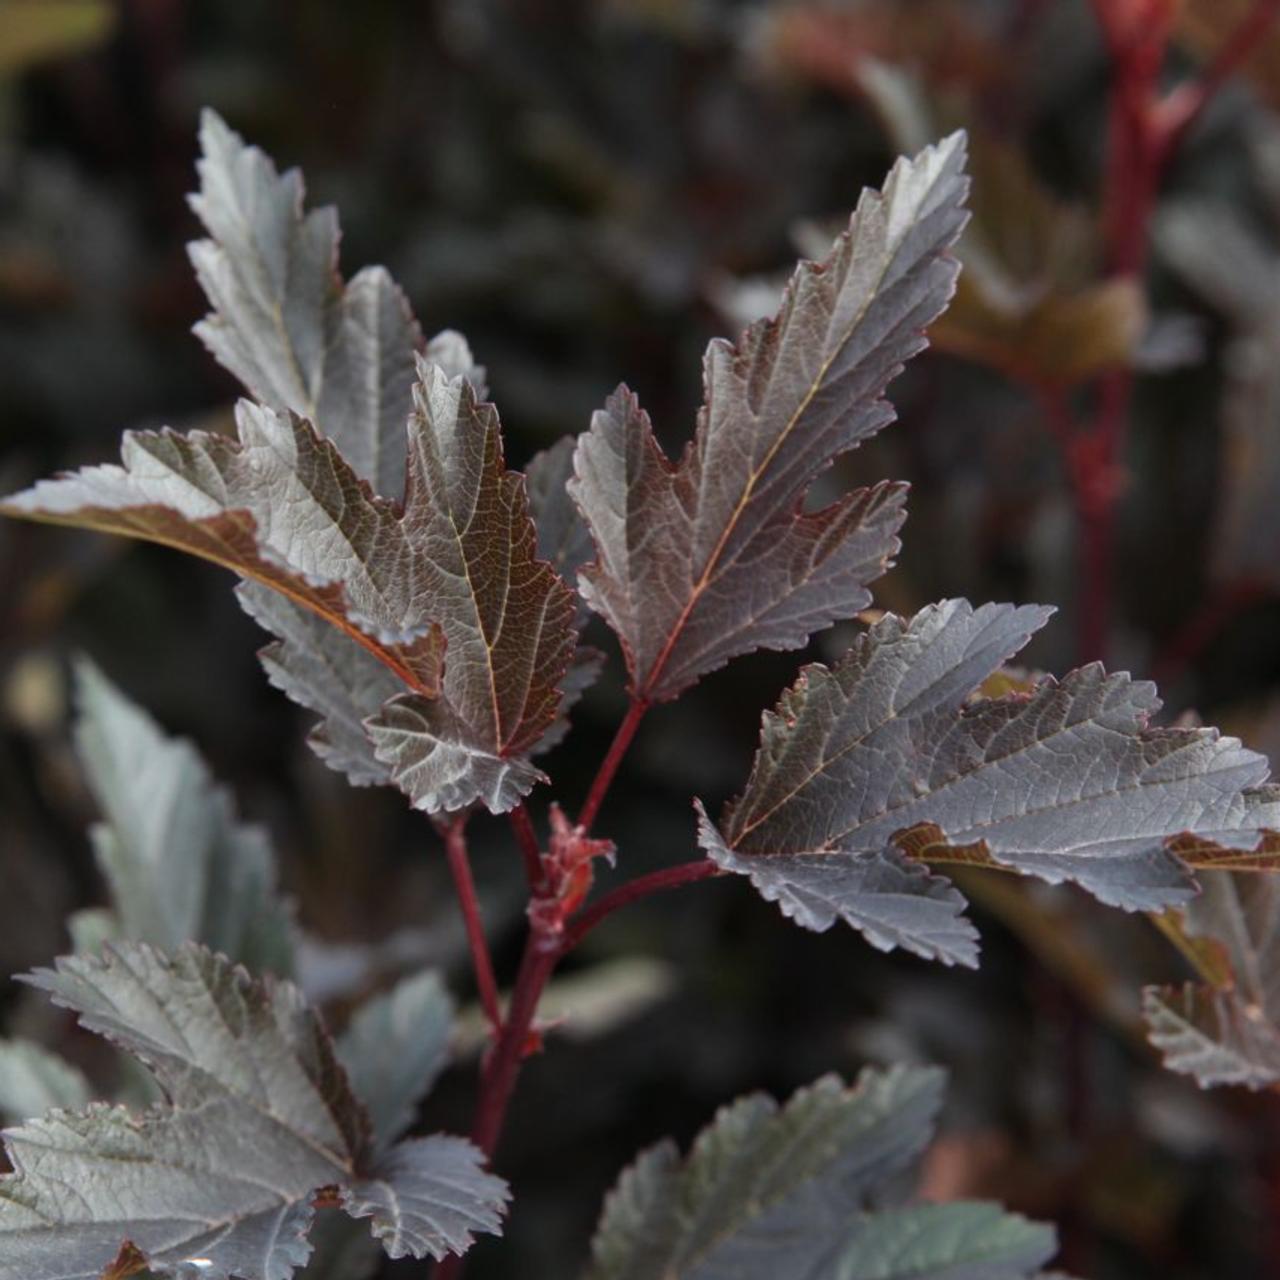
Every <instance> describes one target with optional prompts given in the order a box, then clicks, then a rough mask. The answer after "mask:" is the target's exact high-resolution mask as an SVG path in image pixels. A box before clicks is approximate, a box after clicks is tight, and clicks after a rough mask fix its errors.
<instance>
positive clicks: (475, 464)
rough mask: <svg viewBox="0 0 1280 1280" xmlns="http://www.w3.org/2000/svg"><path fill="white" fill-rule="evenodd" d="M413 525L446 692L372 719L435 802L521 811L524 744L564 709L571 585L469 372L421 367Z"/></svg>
mask: <svg viewBox="0 0 1280 1280" xmlns="http://www.w3.org/2000/svg"><path fill="white" fill-rule="evenodd" d="M420 374H421V380H420V382H419V383H418V385H417V387H415V389H414V405H415V412H414V416H413V419H412V422H411V426H410V441H411V448H410V458H409V479H408V487H407V490H406V496H405V517H404V525H405V533H406V537H407V538H408V539H409V540H410V542H411V544H412V546H413V547H414V549H415V551H416V552H417V553H418V554H419V556H420V557H421V559H422V563H423V564H424V566H425V567H426V568H427V570H428V572H427V573H426V575H425V587H424V592H425V595H426V598H427V599H428V600H430V601H432V602H433V605H434V608H433V616H435V617H438V618H439V619H440V622H441V625H442V626H443V628H444V633H445V637H446V641H447V644H448V653H449V660H448V663H447V664H446V667H445V676H444V692H443V696H442V697H440V698H436V699H432V698H426V697H422V696H420V695H417V694H403V695H400V696H398V697H396V698H393V699H392V700H391V701H390V702H388V703H387V704H386V705H385V706H384V707H383V708H382V710H381V711H380V712H379V713H378V714H377V715H375V716H373V717H372V718H370V719H369V720H367V721H366V722H365V728H366V730H367V731H368V733H369V736H370V737H371V739H372V741H373V746H374V754H375V755H376V756H377V758H378V759H379V760H381V761H382V762H383V763H384V764H386V765H388V766H389V767H390V769H391V775H392V777H393V778H394V779H395V781H396V783H397V784H398V785H399V786H400V788H401V789H402V790H403V791H405V793H406V794H407V795H408V796H409V797H410V799H411V800H412V801H413V803H414V806H415V807H416V808H419V809H425V810H426V811H427V812H429V813H436V812H439V811H441V810H456V809H461V808H464V807H466V806H467V805H469V804H471V803H473V802H474V801H476V800H483V802H484V803H485V804H486V805H487V806H488V807H489V809H491V810H492V811H493V812H495V813H498V812H503V811H505V810H507V809H510V808H512V806H514V805H515V804H516V803H517V801H518V800H519V799H520V797H521V796H523V795H524V794H526V793H527V792H528V791H529V789H530V788H531V787H532V786H533V784H534V783H535V782H536V781H538V780H539V779H540V778H541V777H542V775H541V774H540V773H539V771H538V770H537V769H536V768H535V767H534V766H533V765H532V764H530V763H529V760H528V758H527V757H528V754H529V753H530V752H531V751H532V750H533V748H534V747H535V746H536V745H537V744H538V741H539V739H540V738H541V737H542V735H543V734H544V733H545V732H546V730H547V729H548V728H549V727H550V726H551V725H552V724H553V723H554V722H555V720H556V718H557V716H558V715H559V712H560V691H559V685H560V682H561V679H562V677H563V676H564V674H565V670H566V668H567V667H568V665H569V662H570V659H571V658H572V656H573V650H574V644H575V640H576V635H575V632H574V627H573V594H572V592H570V591H569V589H568V588H567V587H566V586H565V585H564V583H563V582H561V581H560V579H559V578H558V577H557V576H556V574H555V572H554V570H552V569H551V567H550V566H549V565H547V564H546V563H544V562H543V561H541V560H539V559H538V558H537V549H536V545H535V540H536V533H535V531H534V527H533V522H532V521H531V520H530V518H529V514H528V504H527V500H526V498H525V488H524V480H523V477H521V476H519V475H518V474H515V473H512V472H508V471H506V470H505V469H504V467H503V465H502V440H501V434H500V431H499V427H498V416H497V413H496V412H495V411H494V409H493V406H492V405H488V404H481V403H480V402H478V401H477V400H476V398H475V394H474V392H473V390H472V388H471V386H470V384H469V383H468V382H466V381H465V379H462V378H455V379H452V380H450V379H449V378H448V377H446V376H445V374H444V372H443V371H442V370H441V369H439V367H437V366H430V365H427V364H426V363H425V362H423V364H422V365H421V368H420Z"/></svg>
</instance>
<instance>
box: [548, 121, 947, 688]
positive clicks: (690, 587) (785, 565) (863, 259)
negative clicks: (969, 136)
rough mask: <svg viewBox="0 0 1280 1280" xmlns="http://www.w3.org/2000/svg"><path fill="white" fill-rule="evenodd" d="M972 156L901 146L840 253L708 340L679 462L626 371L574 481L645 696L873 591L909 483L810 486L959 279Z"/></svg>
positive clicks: (604, 591) (877, 404) (879, 397)
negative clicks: (747, 319)
mask: <svg viewBox="0 0 1280 1280" xmlns="http://www.w3.org/2000/svg"><path fill="white" fill-rule="evenodd" d="M963 165H964V137H963V135H962V134H956V135H954V136H952V137H951V138H948V139H947V140H946V141H944V142H942V143H940V144H938V145H937V146H936V147H931V148H928V149H927V150H925V151H923V152H922V153H921V154H920V155H919V156H917V157H916V158H915V159H914V160H900V161H899V162H898V163H897V164H896V165H895V166H894V168H893V170H892V172H891V173H890V175H889V178H888V180H887V181H886V183H885V186H884V190H883V192H864V193H863V196H862V199H861V200H860V201H859V203H858V208H857V211H856V212H855V213H854V215H853V218H852V220H851V222H850V224H849V229H848V230H847V231H846V232H845V234H844V235H842V236H841V237H840V238H839V239H838V240H837V241H836V243H835V246H834V247H833V248H832V250H831V253H830V254H829V255H828V257H827V258H826V259H825V260H824V261H823V262H822V263H820V264H814V263H809V262H806V263H802V264H801V265H800V267H799V268H798V270H797V271H796V274H795V276H794V278H793V279H792V282H791V285H790V288H789V289H788V291H787V294H786V296H785V298H784V300H783V303H782V308H781V310H780V311H779V313H778V315H777V316H776V317H775V318H774V319H773V320H770V321H766V322H762V323H760V324H756V325H753V326H752V327H751V328H749V329H748V330H747V332H746V333H745V335H744V336H743V337H742V339H741V340H740V341H739V343H738V345H737V346H731V345H729V344H728V343H726V342H723V341H716V342H713V343H712V344H711V345H710V347H709V348H708V350H707V354H706V359H705V362H704V375H703V376H704V384H705V389H706V390H705V401H704V405H703V408H702V410H701V412H700V414H699V418H698V426H697V432H696V435H695V438H694V441H693V443H692V445H691V447H690V448H689V449H688V450H687V451H686V452H685V454H684V456H683V457H682V458H681V460H680V462H679V464H678V465H674V466H673V465H672V464H671V463H670V462H669V461H668V460H667V458H666V457H665V456H664V455H663V453H662V451H661V449H660V448H659V446H658V444H657V441H656V439H655V438H654V435H653V432H652V429H651V428H650V425H649V420H648V418H647V416H646V415H645V414H644V413H643V412H642V411H641V410H640V408H639V405H638V403H637V402H636V399H635V397H634V396H633V395H632V394H631V393H630V392H629V391H627V390H625V388H620V389H619V390H618V391H617V392H615V394H614V395H613V396H612V397H611V398H610V400H609V402H608V403H607V405H606V406H605V408H604V409H603V410H601V411H600V412H598V413H597V414H596V415H595V418H594V419H593V421H592V425H591V429H590V430H589V431H588V432H586V433H585V434H584V435H583V436H581V437H580V438H579V442H578V449H577V456H576V463H575V467H576V477H575V479H574V481H573V482H572V485H571V489H572V492H573V496H574V498H575V499H576V500H577V502H578V505H579V506H580V507H581V509H582V512H583V515H584V516H585V517H586V520H587V523H588V525H589V526H590V528H591V533H592V536H593V537H594V539H595V544H596V551H597V559H596V561H595V563H594V564H592V565H590V566H588V567H586V568H584V569H583V571H582V574H581V576H580V581H581V590H582V593H583V595H584V596H585V597H586V599H587V602H588V603H589V604H590V605H591V606H592V608H594V609H595V610H596V611H597V612H599V613H601V614H603V616H604V617H605V618H606V619H607V620H608V622H609V624H610V625H611V626H612V627H613V629H614V631H616V632H617V634H618V636H619V638H620V639H621V641H622V645H623V648H624V650H625V653H626V658H627V664H628V668H629V670H630V674H631V683H632V687H633V690H634V692H635V693H636V694H637V696H639V697H641V698H645V699H649V700H662V699H667V698H673V697H675V696H676V695H677V694H679V693H680V692H681V690H683V689H685V688H687V687H688V686H689V685H691V684H693V683H694V682H696V681H697V680H698V679H700V678H701V677H702V676H703V675H705V674H706V673H707V672H708V671H713V670H715V669H716V668H717V667H720V666H723V665H724V663H726V662H727V661H729V659H730V658H733V657H735V656H737V655H739V654H743V653H749V652H750V651H751V650H753V649H757V648H774V649H792V648H797V647H799V646H800V645H802V644H804V643H805V641H806V640H807V639H808V638H809V636H810V635H811V634H812V633H813V632H814V631H816V630H818V629H820V628H822V627H825V626H828V625H829V624H831V623H832V622H834V621H837V620H838V619H842V618H848V617H850V616H852V615H853V614H854V613H856V612H857V611H858V610H859V609H861V608H864V607H865V606H866V604H867V603H868V602H869V600H870V595H869V593H868V592H867V589H866V587H867V583H868V582H870V581H872V580H873V579H874V578H876V577H878V576H879V575H880V574H881V573H883V572H884V570H885V569H886V568H887V566H888V564H889V561H890V558H891V557H892V555H893V554H894V552H895V551H896V550H897V546H898V542H897V537H896V534H897V530H898V527H899V526H900V524H901V523H902V519H903V497H904V492H905V490H904V487H903V486H900V485H891V484H881V485H877V486H875V487H874V488H872V489H860V490H857V491H855V492H852V493H849V494H847V495H846V496H845V497H843V498H841V499H840V500H838V501H837V502H835V503H833V504H832V505H831V506H829V507H827V508H825V509H823V510H822V511H817V512H807V511H805V510H804V502H805V497H806V495H807V493H808V490H809V487H810V485H811V484H812V483H813V481H814V479H815V477H816V476H817V475H818V474H819V472H821V471H822V470H823V469H824V468H826V467H827V466H828V465H829V464H830V462H831V461H832V459H833V458H835V457H837V456H838V455H840V454H842V453H844V452H846V451H847V450H849V449H852V448H853V447H855V446H856V445H857V444H859V443H860V442H861V441H863V440H865V439H866V438H867V437H869V436H871V435H873V434H875V433H876V432H877V431H879V430H880V429H881V428H882V427H883V426H885V425H886V424H887V423H888V422H890V421H891V420H892V417H893V411H892V409H891V407H890V406H889V404H888V402H887V401H886V400H884V399H883V392H884V389H885V387H886V385H887V384H888V383H889V382H890V380H891V379H892V378H893V377H894V376H895V375H896V374H897V373H898V372H899V370H900V369H901V367H902V365H903V364H904V363H905V361H907V360H908V359H910V358H911V357H912V356H913V355H915V354H916V353H917V352H918V351H920V350H921V349H922V348H923V347H924V345H925V342H924V338H923V336H922V332H923V330H924V328H925V327H926V326H927V325H928V324H929V323H930V322H931V321H932V320H934V319H935V318H936V317H937V316H938V314H939V313H940V312H941V311H942V309H943V308H944V307H945V306H946V303H947V300H948V299H949V298H950V296H951V293H952V290H953V288H954V285H955V276H956V265H955V263H954V261H952V259H951V258H950V257H948V256H947V251H948V250H949V248H950V247H951V245H952V244H953V243H954V241H955V239H956V237H957V235H958V234H959V232H960V229H961V227H962V226H963V224H964V211H963V207H962V206H963V200H964V196H965V191H966V186H967V184H966V180H965V178H964V174H963Z"/></svg>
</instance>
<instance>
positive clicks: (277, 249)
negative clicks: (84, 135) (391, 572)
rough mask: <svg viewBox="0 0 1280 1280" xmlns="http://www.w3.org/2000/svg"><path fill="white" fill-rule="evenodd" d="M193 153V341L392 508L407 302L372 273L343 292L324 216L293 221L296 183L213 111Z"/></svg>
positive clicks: (329, 213)
mask: <svg viewBox="0 0 1280 1280" xmlns="http://www.w3.org/2000/svg"><path fill="white" fill-rule="evenodd" d="M200 150H201V159H200V160H199V162H198V164H197V168H198V171H199V174H200V191H199V193H198V194H196V195H193V196H192V197H191V207H192V209H194V210H195V212H196V214H197V216H198V217H199V218H200V221H201V222H203V223H204V225H205V228H206V229H207V230H208V232H209V235H210V236H211V237H212V238H211V239H209V240H201V241H197V242H196V243H194V244H192V245H190V246H189V253H190V255H191V261H192V264H193V265H194V267H195V269H196V275H197V277H198V278H199V280H200V284H201V285H202V287H203V288H204V291H205V294H206V296H207V297H208V299H209V303H210V305H211V306H212V307H213V311H212V312H211V313H210V314H209V315H208V316H207V317H205V319H204V320H202V321H201V322H200V323H199V324H198V325H196V329H195V331H196V334H197V335H198V336H199V337H200V339H201V340H202V341H203V342H204V344H205V345H206V346H207V347H208V348H209V350H210V351H211V352H212V353H213V355H214V356H215V357H216V358H217V359H218V361H219V362H220V363H221V364H223V365H225V366H226V368H228V369H229V370H230V371H231V372H232V373H233V374H235V376H236V377H237V378H239V379H240V381H241V382H242V383H244V385H245V387H246V388H247V390H248V391H249V393H250V394H251V395H252V396H253V397H254V398H255V399H256V400H259V401H261V402H262V403H263V404H265V405H268V406H270V407H271V408H273V409H276V410H279V411H281V412H284V411H289V412H292V413H295V414H297V415H298V416H299V417H301V418H305V419H307V421H308V422H310V423H312V425H313V426H315V427H316V429H317V430H318V431H319V432H320V433H321V434H322V435H325V436H327V437H328V438H329V439H330V440H332V441H333V442H334V444H335V445H337V447H338V449H339V451H340V452H341V453H342V455H343V457H345V458H346V459H347V461H348V462H349V463H350V464H351V466H352V467H353V468H354V470H355V472H356V473H357V475H359V476H360V477H361V478H362V479H364V480H366V481H368V483H369V484H371V485H372V486H373V488H374V489H375V490H376V491H377V492H378V493H381V494H383V495H385V496H386V497H389V498H399V497H400V495H401V493H402V492H403V491H404V468H405V422H406V421H407V419H408V417H409V410H410V406H411V390H412V387H413V381H414V353H415V352H416V351H418V350H420V349H421V347H422V333H421V331H420V330H419V328H418V324H417V321H415V320H414V318H413V313H412V311H411V310H410V308H409V304H408V301H407V300H406V299H405V297H404V295H403V294H402V293H401V292H400V290H399V288H397V286H396V285H395V283H394V282H393V281H392V279H391V277H390V276H389V275H388V274H387V272H386V270H385V269H384V268H382V267H370V268H367V269H365V270H364V271H361V272H359V273H358V274H357V275H356V276H355V277H354V278H353V279H352V280H351V282H350V283H349V284H347V285H345V286H344V284H343V281H342V277H341V276H340V275H339V273H338V240H339V231H338V217H337V214H336V212H335V211H334V210H333V209H332V208H323V209H315V210H312V211H311V212H309V213H307V212H304V210H303V181H302V175H301V174H300V173H299V172H298V171H297V170H296V169H291V170H289V171H288V172H287V173H285V174H283V175H282V174H280V173H279V172H278V171H277V170H276V167H275V165H274V164H273V163H272V161H271V158H270V157H269V156H267V155H265V154H264V153H263V152H262V151H260V150H259V149H258V148H257V147H251V146H246V145H245V143H244V141H243V139H242V138H240V136H239V135H238V134H236V133H234V132H233V131H232V130H231V129H229V128H228V127H227V126H226V124H224V123H223V121H222V120H221V119H220V118H219V117H218V116H217V115H216V114H215V113H214V112H213V111H209V110H206V111H205V112H204V114H203V115H202V117H201V123H200ZM451 336H452V337H456V335H451ZM436 341H437V343H439V341H440V340H439V339H437V340H436ZM463 346H464V347H465V343H464V344H463Z"/></svg>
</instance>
